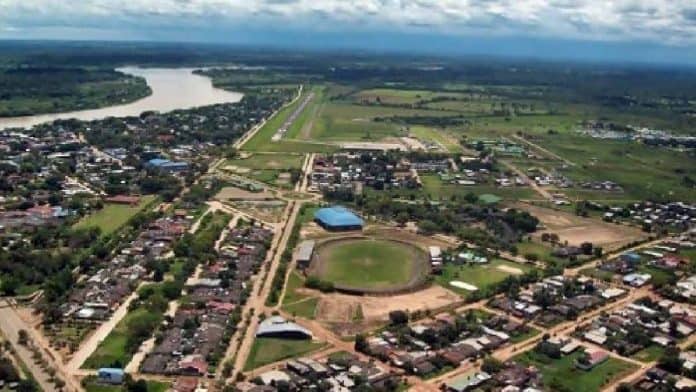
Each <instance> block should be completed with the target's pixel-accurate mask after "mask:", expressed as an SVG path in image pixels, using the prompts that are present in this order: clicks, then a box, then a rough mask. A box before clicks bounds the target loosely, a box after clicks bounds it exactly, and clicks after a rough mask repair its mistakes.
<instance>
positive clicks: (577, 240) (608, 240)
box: [514, 203, 646, 250]
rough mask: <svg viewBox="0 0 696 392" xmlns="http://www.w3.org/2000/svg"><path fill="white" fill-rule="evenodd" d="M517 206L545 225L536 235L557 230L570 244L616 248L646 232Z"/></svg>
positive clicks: (565, 213)
mask: <svg viewBox="0 0 696 392" xmlns="http://www.w3.org/2000/svg"><path fill="white" fill-rule="evenodd" d="M514 207H515V208H519V209H521V210H525V211H527V212H529V213H530V214H532V215H534V216H536V217H537V218H538V219H539V221H540V222H541V223H542V224H543V225H544V226H545V227H546V228H545V229H544V230H540V231H538V232H536V233H535V234H534V236H535V237H537V238H539V237H541V235H542V234H543V233H555V234H557V235H558V237H559V239H560V241H561V242H562V243H563V242H566V241H567V242H568V244H569V245H573V246H579V245H580V244H582V243H583V242H591V243H592V244H594V245H595V246H602V247H604V249H605V250H613V249H616V248H618V247H621V246H623V245H625V244H628V243H630V242H633V241H636V240H640V239H643V238H645V237H646V234H645V233H643V232H642V231H640V230H639V229H637V228H635V227H631V226H626V225H620V224H615V223H608V222H604V221H601V220H599V219H593V218H584V217H580V216H576V215H573V214H571V213H568V212H564V211H556V210H553V209H550V208H545V207H539V206H534V205H531V204H527V203H516V204H515V205H514Z"/></svg>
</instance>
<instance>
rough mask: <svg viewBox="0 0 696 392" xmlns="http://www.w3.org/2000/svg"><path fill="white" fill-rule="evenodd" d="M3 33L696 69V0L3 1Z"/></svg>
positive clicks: (7, 35)
mask: <svg viewBox="0 0 696 392" xmlns="http://www.w3.org/2000/svg"><path fill="white" fill-rule="evenodd" d="M0 38H9V39H17V38H19V39H90V40H140V41H150V40H153V41H198V42H215V43H229V44H252V45H256V44H258V45H277V46H284V47H302V48H366V49H373V50H385V51H387V50H389V51H391V50H398V51H412V52H429V53H434V52H436V53H442V54H455V55H457V54H485V55H502V56H505V55H513V56H525V57H538V58H575V59H587V60H602V59H606V60H611V61H619V60H626V61H640V62H644V61H650V62H679V63H690V64H696V1H694V0H352V1H350V0H80V1H55V0H0Z"/></svg>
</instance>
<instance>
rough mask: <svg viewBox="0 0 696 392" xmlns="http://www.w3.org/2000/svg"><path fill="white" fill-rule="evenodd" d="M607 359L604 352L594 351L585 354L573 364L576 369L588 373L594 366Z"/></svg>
mask: <svg viewBox="0 0 696 392" xmlns="http://www.w3.org/2000/svg"><path fill="white" fill-rule="evenodd" d="M607 359H609V354H607V352H606V351H602V350H594V351H588V352H586V353H585V356H584V357H582V358H580V359H578V360H577V361H576V362H575V367H577V368H578V369H582V370H586V371H590V370H592V369H593V368H594V367H595V366H597V365H599V364H600V363H602V362H604V361H606V360H607Z"/></svg>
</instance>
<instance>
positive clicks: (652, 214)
mask: <svg viewBox="0 0 696 392" xmlns="http://www.w3.org/2000/svg"><path fill="white" fill-rule="evenodd" d="M604 219H605V220H616V221H628V222H631V223H634V224H638V225H648V226H653V227H668V228H674V229H675V230H682V231H688V230H689V229H691V228H694V227H696V204H687V203H683V202H675V203H665V204H662V203H653V202H649V201H646V202H642V203H633V204H631V205H628V206H627V207H624V208H621V207H614V208H610V209H609V211H607V212H605V213H604Z"/></svg>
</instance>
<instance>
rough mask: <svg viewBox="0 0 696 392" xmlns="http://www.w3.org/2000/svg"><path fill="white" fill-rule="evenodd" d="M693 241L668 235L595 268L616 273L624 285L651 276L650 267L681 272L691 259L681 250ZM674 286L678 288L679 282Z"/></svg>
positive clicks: (637, 284)
mask: <svg viewBox="0 0 696 392" xmlns="http://www.w3.org/2000/svg"><path fill="white" fill-rule="evenodd" d="M693 245H694V244H693V243H691V242H688V241H680V240H675V239H669V240H665V241H663V242H661V243H659V244H657V245H654V246H652V247H649V248H644V249H642V250H636V251H632V252H624V253H622V254H620V255H618V256H617V257H614V258H612V259H609V260H607V261H603V262H601V263H600V264H599V265H598V266H597V268H599V269H600V270H602V271H607V272H611V273H612V274H615V275H616V276H617V277H620V279H621V280H622V282H623V283H624V284H626V285H629V286H632V287H642V286H644V285H646V284H647V283H649V282H650V281H651V280H652V275H651V274H650V273H649V272H650V271H651V270H653V271H657V270H660V271H664V272H665V273H667V274H670V275H674V276H683V275H684V274H685V273H686V272H687V271H688V270H689V268H690V267H689V266H690V261H689V259H688V258H687V257H685V256H683V255H681V254H680V253H681V252H683V251H686V250H688V249H692V248H693V247H694V246H693ZM617 280H618V278H617ZM685 281H688V278H686V279H685ZM675 289H679V286H677V287H675ZM678 291H680V290H678Z"/></svg>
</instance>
